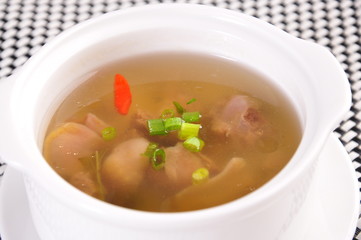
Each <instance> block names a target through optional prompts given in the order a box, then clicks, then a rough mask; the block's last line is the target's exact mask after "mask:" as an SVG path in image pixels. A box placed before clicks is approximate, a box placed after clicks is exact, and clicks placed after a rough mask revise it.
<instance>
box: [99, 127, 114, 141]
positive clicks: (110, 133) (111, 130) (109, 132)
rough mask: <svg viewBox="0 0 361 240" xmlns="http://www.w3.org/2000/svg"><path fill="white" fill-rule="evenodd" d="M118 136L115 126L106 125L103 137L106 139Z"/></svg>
mask: <svg viewBox="0 0 361 240" xmlns="http://www.w3.org/2000/svg"><path fill="white" fill-rule="evenodd" d="M116 136H117V131H116V129H115V128H114V127H106V128H104V129H103V130H102V138H103V139H104V140H105V141H110V140H113V139H114V138H115V137H116Z"/></svg>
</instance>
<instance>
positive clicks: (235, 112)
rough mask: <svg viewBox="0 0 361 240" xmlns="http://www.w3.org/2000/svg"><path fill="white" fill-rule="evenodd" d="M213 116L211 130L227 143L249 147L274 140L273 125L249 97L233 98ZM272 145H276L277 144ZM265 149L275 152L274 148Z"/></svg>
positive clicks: (239, 96) (256, 103)
mask: <svg viewBox="0 0 361 240" xmlns="http://www.w3.org/2000/svg"><path fill="white" fill-rule="evenodd" d="M211 115H212V117H213V120H212V122H211V130H212V131H213V132H214V133H215V134H216V135H217V136H219V137H221V138H224V139H226V140H227V141H230V142H236V143H240V144H241V145H240V146H242V145H246V146H248V147H249V146H251V145H254V146H255V145H262V144H264V142H270V141H271V140H273V138H272V134H274V133H273V130H272V127H271V124H270V123H269V122H268V121H267V120H266V119H265V117H264V116H263V115H262V113H261V112H260V105H259V103H258V102H257V101H256V100H255V99H252V98H250V97H248V96H243V95H237V96H234V97H232V98H231V99H230V100H228V101H227V102H226V103H225V104H223V105H222V106H221V107H220V108H219V109H217V110H216V111H214V112H212V113H211ZM272 144H274V146H275V145H276V143H275V142H272ZM261 147H262V146H261ZM264 148H265V150H268V151H271V150H274V148H273V147H272V148H270V149H267V148H266V147H264Z"/></svg>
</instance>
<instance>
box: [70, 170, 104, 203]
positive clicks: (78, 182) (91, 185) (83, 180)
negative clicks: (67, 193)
mask: <svg viewBox="0 0 361 240" xmlns="http://www.w3.org/2000/svg"><path fill="white" fill-rule="evenodd" d="M69 183H70V184H71V185H73V186H74V187H76V188H77V189H79V190H81V191H82V192H84V193H86V194H88V195H90V196H93V197H96V198H100V199H102V198H103V197H104V196H102V192H101V190H100V188H101V186H98V185H97V184H96V181H95V180H94V177H93V176H92V175H91V174H90V172H78V173H76V174H75V175H74V176H72V177H71V178H70V179H69Z"/></svg>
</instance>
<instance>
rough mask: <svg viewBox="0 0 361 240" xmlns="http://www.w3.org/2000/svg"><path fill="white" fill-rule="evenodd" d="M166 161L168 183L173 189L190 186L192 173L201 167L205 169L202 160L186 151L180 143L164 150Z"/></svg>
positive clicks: (165, 168)
mask: <svg viewBox="0 0 361 240" xmlns="http://www.w3.org/2000/svg"><path fill="white" fill-rule="evenodd" d="M165 154H166V157H167V160H166V162H165V165H164V170H165V174H166V175H167V177H168V180H169V183H170V184H172V185H173V186H174V187H175V188H184V187H186V186H189V185H191V184H192V173H193V172H194V171H195V170H197V169H198V168H201V167H206V164H205V163H204V161H203V160H202V158H201V157H200V156H199V155H198V154H196V153H192V152H190V151H188V150H186V149H185V148H184V147H183V145H182V143H178V144H177V145H175V146H174V147H168V148H166V149H165Z"/></svg>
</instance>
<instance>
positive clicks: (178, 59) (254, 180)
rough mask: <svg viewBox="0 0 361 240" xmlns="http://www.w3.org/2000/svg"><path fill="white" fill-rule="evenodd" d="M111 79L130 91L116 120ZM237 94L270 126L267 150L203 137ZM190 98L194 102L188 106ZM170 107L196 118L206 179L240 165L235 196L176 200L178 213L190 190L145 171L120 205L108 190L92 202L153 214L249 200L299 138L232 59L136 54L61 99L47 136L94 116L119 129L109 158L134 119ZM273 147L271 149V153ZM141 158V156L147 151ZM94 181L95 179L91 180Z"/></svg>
mask: <svg viewBox="0 0 361 240" xmlns="http://www.w3.org/2000/svg"><path fill="white" fill-rule="evenodd" d="M116 73H120V74H122V75H123V76H125V78H126V79H127V80H128V81H129V83H130V87H131V91H132V99H133V100H132V105H131V108H130V111H129V113H128V114H127V115H125V116H124V115H120V114H119V113H118V112H117V111H116V110H115V108H114V105H113V80H114V75H115V74H116ZM236 95H242V96H248V97H250V98H252V99H254V100H255V101H257V104H258V105H259V106H260V107H259V111H260V112H261V114H262V116H263V117H264V118H265V119H266V121H267V122H268V123H269V125H270V126H271V127H272V133H275V134H272V136H271V138H272V141H269V142H267V141H265V142H266V143H265V144H266V145H265V146H263V145H262V147H260V146H248V145H247V144H246V145H247V146H245V147H244V146H240V145H242V144H243V143H242V142H235V141H234V140H229V139H227V138H222V139H220V138H219V136H218V135H215V134H214V133H212V131H209V129H211V128H212V123H213V122H212V121H213V120H212V119H213V118H214V117H217V115H218V114H219V113H214V112H215V110H212V109H218V110H219V111H221V110H220V109H222V104H223V103H224V102H225V101H227V99H230V98H231V97H232V96H236ZM192 98H195V99H196V101H195V102H193V103H191V104H186V102H187V101H188V100H190V99H192ZM173 101H177V102H179V103H181V104H182V105H183V106H185V108H186V109H187V111H200V112H201V114H202V120H201V124H202V129H201V131H200V137H201V138H202V139H203V140H204V141H205V147H204V149H203V150H202V152H201V153H202V154H203V155H205V156H206V157H207V158H209V159H211V161H212V162H213V163H214V165H216V168H217V169H218V172H217V173H214V174H213V175H212V174H211V177H215V176H216V175H217V174H219V173H220V172H221V171H222V170H223V169H224V168H225V167H226V166H227V164H228V162H229V161H230V159H231V158H233V157H239V158H242V159H244V160H245V162H246V165H247V168H246V169H247V171H246V172H244V173H240V174H242V175H243V176H242V178H240V180H239V182H238V183H237V184H236V185H237V187H234V189H235V191H237V193H236V194H233V193H232V194H230V196H231V197H230V196H228V197H225V198H224V199H222V197H221V199H218V198H219V196H218V195H222V192H223V189H213V190H210V191H211V192H212V194H210V196H209V197H207V196H206V197H205V198H204V199H207V198H209V199H210V202H209V203H207V200H204V201H205V203H204V204H198V203H194V201H193V200H192V197H189V198H188V199H182V201H180V202H181V206H179V205H177V204H172V200H169V199H172V198H174V196H175V195H176V194H178V193H179V192H181V191H182V190H184V189H186V188H187V187H188V186H186V187H183V188H179V187H177V188H174V187H172V186H169V185H167V184H163V183H157V182H154V181H156V180H157V179H162V181H163V180H164V177H163V178H158V177H154V176H153V175H152V173H149V171H152V170H147V172H146V173H144V175H145V177H144V178H143V180H142V181H141V183H140V184H139V186H137V190H136V191H135V193H132V194H127V197H126V200H124V198H123V196H120V198H123V199H121V200H119V199H117V198H118V197H119V195H120V194H117V193H110V191H109V189H108V190H106V195H105V196H102V197H99V195H94V196H95V197H98V198H101V199H103V200H105V201H108V202H110V203H113V204H117V205H120V206H124V207H128V208H133V209H138V210H145V211H156V212H163V211H165V212H174V211H188V210H196V209H201V208H207V207H212V206H215V205H219V204H223V203H226V202H229V201H232V200H234V199H237V198H239V197H242V196H244V195H246V194H249V193H251V192H252V191H254V190H256V189H257V188H259V187H261V186H262V185H264V184H265V183H266V182H267V181H269V180H270V179H272V178H273V177H274V176H275V175H276V174H277V173H278V172H280V171H281V169H282V168H283V167H284V166H285V165H286V164H287V163H288V161H289V160H290V159H291V158H292V155H293V154H294V152H295V151H296V149H297V146H298V144H299V142H300V139H301V128H300V124H299V121H298V120H297V115H296V113H295V111H294V110H293V108H292V106H291V104H290V102H289V100H288V99H287V98H286V97H285V95H284V94H283V93H282V92H281V91H280V90H279V89H276V87H274V86H272V85H270V84H269V83H268V81H267V80H266V79H264V78H263V77H261V76H259V75H257V74H255V73H253V72H252V71H249V70H248V69H247V68H245V67H243V66H242V65H240V64H238V63H236V62H234V61H232V60H229V59H225V58H221V57H217V56H208V55H202V54H192V53H158V54H149V55H142V56H136V57H133V58H130V59H124V60H120V61H119V62H116V63H113V64H111V65H108V66H104V67H103V68H101V69H99V71H97V72H96V73H94V74H93V75H92V76H91V77H90V78H89V79H88V80H87V81H86V82H84V83H83V84H82V85H81V86H79V87H78V88H77V89H75V90H74V91H73V92H72V93H71V94H70V95H69V96H68V97H67V98H66V99H65V100H64V102H63V103H62V104H61V106H60V107H59V109H58V110H57V111H56V113H55V114H54V116H53V118H52V120H51V123H50V125H49V127H48V133H47V135H49V134H50V133H51V132H52V131H54V130H55V129H57V128H58V127H61V126H62V125H63V124H64V123H65V122H78V123H81V122H82V121H84V118H85V117H86V116H87V114H88V113H92V114H94V115H96V116H98V117H99V118H100V119H101V120H103V121H104V122H106V123H107V124H109V125H111V126H113V127H115V128H116V129H117V132H118V137H117V138H116V139H115V140H112V141H110V142H109V143H107V144H106V146H105V147H104V149H105V150H104V149H102V151H103V152H107V153H108V154H109V152H111V151H112V150H111V149H113V148H114V147H115V146H117V144H119V143H120V142H122V141H127V140H128V139H130V138H133V137H134V131H132V129H133V128H134V126H133V121H134V114H136V113H137V112H138V111H143V110H146V112H150V113H152V114H154V115H155V116H159V115H160V114H161V112H162V111H163V110H164V109H170V108H174V106H173V104H172V102H173ZM144 136H145V137H146V135H144ZM159 138H161V137H149V138H148V139H149V140H150V141H158V140H159ZM159 141H160V142H161V145H162V147H164V148H167V147H172V146H173V145H174V144H175V143H174V141H173V142H172V141H171V142H168V143H167V142H166V141H165V140H162V139H161V140H159ZM275 142H276V143H277V144H276V145H277V147H276V149H274V148H275V147H274V143H275ZM267 144H268V145H270V146H267ZM45 147H46V144H45ZM260 149H261V150H260ZM141 151H142V152H144V151H145V149H144V150H141ZM45 155H46V154H45ZM46 157H47V156H46ZM104 158H106V156H105V157H104ZM47 161H48V162H49V164H50V165H52V167H53V168H54V169H55V170H56V171H57V172H58V173H59V174H60V175H63V174H62V172H61V171H58V169H57V166H54V165H53V164H52V160H51V159H49V158H47ZM213 163H212V164H213ZM101 167H102V166H100V168H101ZM84 171H86V169H85V170H84ZM160 171H161V170H160ZM157 174H158V173H155V175H157ZM63 177H64V178H65V179H66V180H67V181H69V182H71V181H70V179H69V177H65V176H64V175H63ZM102 177H103V178H104V176H102ZM92 179H96V177H95V176H92ZM154 179H155V180H154ZM242 181H246V182H247V184H246V183H244V184H243V182H242ZM227 184H228V183H223V185H222V184H220V185H219V184H218V185H217V184H216V186H221V187H226V188H228V187H229V189H232V188H233V187H232V186H228V185H227ZM73 185H74V184H73ZM240 185H243V186H240ZM200 191H203V190H202V189H201V190H200ZM207 191H208V190H207ZM207 191H205V193H207ZM122 194H123V193H122ZM211 195H214V196H211ZM198 197H199V196H198ZM212 199H213V200H212ZM214 199H216V200H214ZM202 201H203V200H202ZM173 205H174V206H173Z"/></svg>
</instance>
